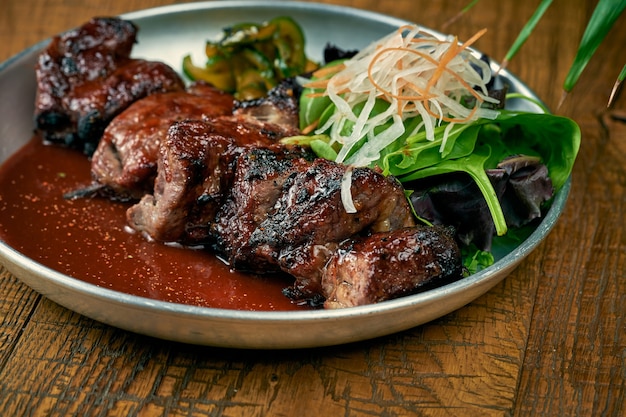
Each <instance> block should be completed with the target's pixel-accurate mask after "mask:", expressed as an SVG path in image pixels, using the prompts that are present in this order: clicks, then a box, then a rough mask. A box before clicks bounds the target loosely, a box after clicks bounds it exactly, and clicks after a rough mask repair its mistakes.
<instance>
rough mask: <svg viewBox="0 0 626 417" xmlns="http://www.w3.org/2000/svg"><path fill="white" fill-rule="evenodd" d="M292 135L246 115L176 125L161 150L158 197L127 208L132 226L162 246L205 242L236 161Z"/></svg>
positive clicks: (149, 198)
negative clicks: (164, 244)
mask: <svg viewBox="0 0 626 417" xmlns="http://www.w3.org/2000/svg"><path fill="white" fill-rule="evenodd" d="M292 134H294V132H293V130H290V129H285V128H283V127H281V126H278V125H273V124H270V123H263V122H259V121H258V120H256V119H254V118H249V117H244V116H224V117H216V118H213V119H209V120H187V121H182V122H177V123H174V124H173V125H172V126H171V127H170V129H169V131H168V134H167V138H166V139H165V141H164V142H163V143H162V144H161V146H160V148H159V158H158V168H157V172H158V174H157V177H156V180H155V183H154V192H153V194H146V195H144V197H143V198H142V199H141V201H140V202H139V203H137V204H136V205H134V206H132V207H130V208H129V209H128V211H127V220H128V222H129V224H130V226H131V227H132V228H133V229H135V230H138V231H141V232H143V233H145V234H147V235H149V236H150V237H152V238H153V239H155V240H159V241H176V242H180V243H185V244H200V243H206V242H207V240H208V239H209V232H210V226H211V224H212V223H213V221H214V220H215V214H216V212H217V209H218V208H219V207H220V206H221V205H222V201H223V198H224V194H225V193H226V192H227V191H228V190H229V189H230V185H231V182H232V178H233V162H234V161H235V158H236V157H237V156H238V155H239V154H241V153H242V152H243V150H245V149H247V148H257V147H271V146H276V145H277V141H278V139H281V138H282V137H284V136H288V135H292Z"/></svg>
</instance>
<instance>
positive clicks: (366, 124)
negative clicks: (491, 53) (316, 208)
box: [306, 25, 498, 209]
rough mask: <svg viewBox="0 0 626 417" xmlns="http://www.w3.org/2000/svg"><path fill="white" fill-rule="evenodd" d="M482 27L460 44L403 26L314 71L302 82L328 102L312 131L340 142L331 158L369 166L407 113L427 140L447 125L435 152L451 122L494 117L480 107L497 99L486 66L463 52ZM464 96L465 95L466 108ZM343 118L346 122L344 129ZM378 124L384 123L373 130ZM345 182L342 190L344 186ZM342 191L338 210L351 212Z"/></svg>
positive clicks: (399, 130) (398, 130) (347, 184)
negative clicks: (329, 105) (308, 80)
mask: <svg viewBox="0 0 626 417" xmlns="http://www.w3.org/2000/svg"><path fill="white" fill-rule="evenodd" d="M484 32H485V30H483V31H480V32H478V33H477V34H476V35H474V36H473V37H472V38H470V39H469V40H468V41H466V42H465V43H463V44H460V43H459V41H458V39H457V38H456V37H452V36H449V37H447V38H445V39H442V37H441V36H437V35H434V34H431V33H429V32H427V31H425V30H424V29H422V28H421V27H419V26H417V25H407V26H403V27H401V28H399V29H398V30H396V31H394V32H393V33H391V34H389V35H387V36H386V37H384V38H382V39H380V40H379V41H376V42H374V43H372V44H370V45H369V46H368V47H366V48H364V49H362V50H361V51H360V52H359V53H358V54H357V55H355V56H354V57H353V58H351V59H349V60H347V61H345V62H344V63H343V64H342V65H337V66H334V67H328V68H323V69H321V70H320V71H321V72H320V73H317V74H314V75H315V77H317V78H318V80H316V81H312V82H311V83H309V84H307V85H306V86H308V87H313V88H322V89H323V93H322V94H324V95H327V96H328V97H329V98H330V100H331V101H332V102H333V104H334V105H335V107H336V110H335V111H334V113H333V114H332V115H331V116H330V117H329V118H328V120H326V122H325V123H323V125H321V126H318V127H317V130H316V133H323V132H327V133H328V134H329V136H330V140H331V145H333V144H335V143H339V144H340V145H341V148H340V151H339V153H338V156H337V159H336V161H337V162H341V163H345V164H348V165H351V166H357V167H364V166H371V165H372V164H374V163H375V162H376V161H377V160H379V158H380V155H381V151H382V150H383V149H384V148H385V147H386V146H388V145H390V144H391V143H393V142H394V141H395V140H396V139H398V138H399V137H400V136H402V135H403V134H404V133H405V125H404V121H405V120H407V119H409V118H414V117H420V118H421V121H420V123H419V125H418V128H417V130H416V131H414V132H411V133H418V132H419V131H423V132H425V135H426V138H427V139H428V140H431V141H433V140H435V128H436V127H437V126H440V125H442V124H443V123H444V122H445V123H448V126H447V127H446V129H444V135H443V136H444V137H443V138H441V139H442V144H441V150H443V148H444V146H445V143H446V139H447V136H448V134H449V132H450V131H451V130H452V126H454V124H457V123H471V122H473V121H475V120H477V119H479V118H489V119H494V118H495V117H496V116H497V114H498V112H497V111H495V110H492V109H488V108H484V107H483V106H482V105H483V103H485V102H489V103H497V102H498V100H496V99H494V98H491V97H489V95H488V92H487V83H488V82H489V81H490V79H491V69H490V67H489V65H488V64H487V63H486V62H484V61H483V60H481V59H479V58H478V57H477V56H475V54H474V53H472V51H470V50H469V49H468V47H469V46H470V45H471V44H473V43H474V42H475V41H476V40H477V39H478V38H480V36H482V35H483V34H484ZM477 68H478V69H477ZM329 74H332V76H330V77H329V76H328V75H329ZM468 97H470V98H472V100H469V102H471V103H472V104H471V106H469V107H468V106H467V102H468V100H466V99H467V98H468ZM380 100H383V101H384V102H387V103H389V105H388V106H387V107H386V109H384V110H383V111H380V106H378V108H377V110H376V111H374V105H375V104H376V102H377V101H380ZM357 109H360V110H357ZM346 123H350V124H351V125H352V126H351V127H350V128H349V129H344V126H346ZM383 124H389V127H387V128H386V129H376V128H377V127H380V126H381V125H383ZM345 132H348V133H345ZM357 144H359V146H357V147H355V145H357ZM347 177H349V175H347ZM345 179H346V178H344V181H342V187H350V182H349V181H346V180H345ZM342 196H343V197H345V199H344V201H343V202H344V207H346V208H347V207H350V208H351V209H353V208H354V204H353V203H352V201H351V198H350V192H349V190H343V192H342ZM346 199H347V200H350V201H347V200H346Z"/></svg>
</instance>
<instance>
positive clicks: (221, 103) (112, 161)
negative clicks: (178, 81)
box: [91, 83, 233, 200]
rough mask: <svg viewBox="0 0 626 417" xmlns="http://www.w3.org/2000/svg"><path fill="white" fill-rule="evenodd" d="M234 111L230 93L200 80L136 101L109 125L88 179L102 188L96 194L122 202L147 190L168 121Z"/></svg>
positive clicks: (138, 196)
mask: <svg viewBox="0 0 626 417" xmlns="http://www.w3.org/2000/svg"><path fill="white" fill-rule="evenodd" d="M232 109H233V97H232V95H230V94H226V93H223V92H221V91H220V90H217V89H216V88H214V87H212V86H209V85H207V84H203V83H195V84H192V85H191V86H190V87H189V88H188V89H187V90H186V91H174V92H168V93H157V94H152V95H150V96H148V97H146V98H143V99H141V100H138V101H136V102H134V103H133V104H131V105H130V107H128V108H127V109H126V110H124V111H123V112H122V113H120V114H119V115H118V116H116V117H115V118H114V119H113V120H112V121H111V123H110V124H109V125H108V126H107V128H106V129H105V131H104V134H103V135H102V139H101V140H100V143H99V144H98V148H97V149H96V152H95V153H94V154H93V157H92V162H91V173H92V177H93V179H94V181H95V183H97V184H99V185H101V186H103V187H105V188H104V189H101V190H99V192H100V193H101V194H105V195H107V196H110V197H112V198H115V199H121V200H139V199H140V198H141V197H143V195H144V194H146V193H151V192H152V189H153V188H154V179H155V177H156V175H157V160H158V155H159V146H160V144H161V142H162V140H164V139H165V137H166V135H167V132H168V129H169V128H170V126H171V125H172V123H174V122H176V121H182V120H186V119H197V120H207V119H209V118H211V117H215V116H222V115H229V114H231V113H232Z"/></svg>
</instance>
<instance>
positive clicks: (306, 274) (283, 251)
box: [216, 157, 414, 299]
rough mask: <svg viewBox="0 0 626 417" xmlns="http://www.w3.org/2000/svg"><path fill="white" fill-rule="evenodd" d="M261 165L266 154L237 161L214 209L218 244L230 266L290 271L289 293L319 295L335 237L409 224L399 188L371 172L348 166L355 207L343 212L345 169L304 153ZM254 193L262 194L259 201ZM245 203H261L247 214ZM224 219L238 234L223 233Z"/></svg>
mask: <svg viewBox="0 0 626 417" xmlns="http://www.w3.org/2000/svg"><path fill="white" fill-rule="evenodd" d="M242 158H243V157H242ZM255 163H256V165H255ZM267 167H268V163H267V160H262V159H260V158H256V157H252V158H248V163H247V164H239V165H238V166H237V170H238V173H237V175H236V179H235V182H234V184H233V187H232V189H231V194H230V195H229V196H228V199H227V202H226V203H225V205H224V210H222V211H220V212H219V213H218V219H217V221H216V224H217V225H219V226H220V228H219V230H218V232H219V233H218V241H220V240H221V241H222V242H226V243H225V244H223V245H222V246H223V248H225V249H226V257H227V259H229V261H230V263H231V265H234V266H235V267H240V266H241V265H244V266H245V268H246V269H249V270H252V271H254V272H263V271H265V270H267V269H268V266H271V265H275V266H276V267H277V268H279V269H280V270H282V271H284V272H287V273H289V274H291V275H293V276H294V277H295V278H296V281H295V284H294V286H293V288H292V289H290V290H289V291H288V293H289V295H290V297H292V298H294V299H307V298H311V297H315V296H317V295H319V294H320V293H321V273H322V270H323V268H324V265H325V264H326V262H327V260H328V258H329V257H330V256H331V254H332V252H333V251H334V250H335V249H336V248H337V247H338V245H339V243H340V242H341V241H343V240H345V239H347V238H350V237H352V236H354V235H357V234H360V233H369V232H379V231H389V230H395V229H398V228H402V227H407V226H412V225H413V224H414V221H413V217H412V213H411V210H410V208H409V205H408V203H407V201H406V198H405V196H404V191H403V189H402V187H401V186H400V185H399V184H398V183H397V182H396V181H395V180H394V179H391V178H387V177H384V176H383V175H381V174H379V173H377V172H376V171H374V170H371V169H367V168H357V169H354V171H353V173H352V185H351V191H352V197H353V201H354V204H355V206H356V208H357V212H356V213H348V212H346V210H345V209H344V206H343V203H342V200H341V180H342V178H343V176H344V174H345V172H346V170H347V169H348V167H346V166H344V165H341V164H337V163H334V162H331V161H328V160H325V159H315V160H314V161H312V162H311V161H307V160H306V159H302V158H300V159H296V160H292V161H287V162H284V161H280V160H278V161H277V162H276V163H274V164H271V165H270V169H269V170H268V169H267ZM240 169H241V172H239V170H240ZM249 172H252V173H257V172H263V173H264V174H261V175H254V174H253V175H250V174H249ZM266 172H267V173H268V174H265V173H266ZM261 190H262V191H261ZM268 190H269V191H268ZM259 194H260V195H261V196H259ZM259 199H266V200H265V201H263V202H262V204H259V203H258V200H259ZM251 207H263V208H262V209H258V210H257V211H255V212H254V215H253V216H251V215H250V214H249V213H250V208H251ZM233 208H234V209H233ZM227 225H233V226H231V227H232V230H235V231H236V233H233V234H229V229H228V226H227ZM233 235H234V236H233ZM255 266H256V267H257V268H258V270H255Z"/></svg>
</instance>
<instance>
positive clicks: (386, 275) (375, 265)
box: [322, 226, 463, 308]
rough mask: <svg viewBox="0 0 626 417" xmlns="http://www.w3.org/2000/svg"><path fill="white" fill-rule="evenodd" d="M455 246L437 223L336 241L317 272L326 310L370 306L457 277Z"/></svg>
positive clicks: (459, 271) (458, 263)
mask: <svg viewBox="0 0 626 417" xmlns="http://www.w3.org/2000/svg"><path fill="white" fill-rule="evenodd" d="M462 271H463V269H462V264H461V255H460V251H459V248H458V246H457V244H456V242H455V241H454V239H453V237H452V234H451V233H449V232H448V231H447V230H446V229H443V228H441V227H427V226H415V227H411V228H404V229H397V230H394V231H390V232H380V233H374V234H372V235H371V236H367V237H365V238H359V239H350V240H347V241H345V242H343V243H342V245H341V247H340V248H339V249H338V250H336V251H335V252H334V253H333V255H332V256H331V258H330V260H329V261H328V263H327V265H326V267H325V268H324V271H323V274H322V288H323V290H322V294H323V295H324V297H325V299H326V301H325V303H324V307H326V308H343V307H353V306H358V305H366V304H373V303H377V302H380V301H384V300H390V299H393V298H398V297H400V296H403V295H407V294H413V293H416V292H418V291H420V290H422V289H426V288H431V287H432V286H434V285H441V284H445V283H448V282H451V281H454V280H457V279H459V278H461V277H462Z"/></svg>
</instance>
